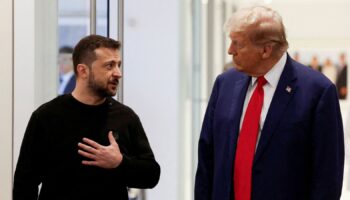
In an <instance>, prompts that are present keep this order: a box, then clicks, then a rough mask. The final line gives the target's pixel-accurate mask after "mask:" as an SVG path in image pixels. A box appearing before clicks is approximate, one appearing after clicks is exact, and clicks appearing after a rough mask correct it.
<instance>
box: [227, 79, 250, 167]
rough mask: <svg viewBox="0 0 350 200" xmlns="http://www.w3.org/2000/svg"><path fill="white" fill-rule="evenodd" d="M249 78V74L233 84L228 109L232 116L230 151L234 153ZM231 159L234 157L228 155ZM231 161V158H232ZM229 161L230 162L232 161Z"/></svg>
mask: <svg viewBox="0 0 350 200" xmlns="http://www.w3.org/2000/svg"><path fill="white" fill-rule="evenodd" d="M250 80H251V78H250V77H249V76H246V77H244V78H243V79H241V80H239V81H237V82H236V83H235V85H234V90H233V91H234V93H233V96H232V101H231V102H232V103H231V109H230V116H232V119H231V120H232V121H231V123H230V124H231V127H232V128H230V130H232V132H231V133H233V134H230V136H231V137H230V138H231V139H230V145H229V147H230V151H229V152H232V153H235V150H236V144H237V138H238V134H239V125H240V119H241V115H242V110H243V104H244V100H245V96H246V93H247V89H248V86H249V83H250ZM233 155H234V154H233ZM230 158H231V159H233V158H234V156H230ZM232 162H233V160H232ZM232 162H231V163H232Z"/></svg>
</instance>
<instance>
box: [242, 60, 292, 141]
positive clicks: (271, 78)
mask: <svg viewBox="0 0 350 200" xmlns="http://www.w3.org/2000/svg"><path fill="white" fill-rule="evenodd" d="M286 62H287V53H284V54H283V56H282V57H281V58H280V59H279V61H278V62H277V63H276V64H275V65H274V66H273V67H272V68H271V69H270V71H268V72H267V73H266V74H265V75H264V77H265V79H266V80H267V83H266V84H265V85H264V87H263V89H264V102H263V107H262V109H261V115H260V122H259V133H258V139H257V142H256V144H257V145H258V143H259V140H260V136H261V130H262V128H263V127H264V123H265V119H266V115H267V112H268V110H269V108H270V104H271V101H272V97H273V95H274V94H275V91H276V88H277V85H278V82H279V79H280V77H281V74H282V71H283V69H284V66H285V64H286ZM256 86H257V77H252V78H251V82H250V84H249V86H248V90H247V93H246V97H245V100H244V106H243V112H242V115H241V121H240V129H241V128H242V123H243V119H244V116H245V112H246V110H247V106H248V103H249V100H250V98H251V96H252V95H253V91H254V90H255V88H256Z"/></svg>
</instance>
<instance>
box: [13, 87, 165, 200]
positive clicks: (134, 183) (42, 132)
mask: <svg viewBox="0 0 350 200" xmlns="http://www.w3.org/2000/svg"><path fill="white" fill-rule="evenodd" d="M109 131H113V135H114V137H115V139H116V141H117V143H118V145H119V148H120V151H121V152H122V154H123V160H122V163H121V164H120V165H119V166H118V167H117V168H116V169H102V168H98V167H95V166H85V165H83V164H82V163H81V161H82V160H86V158H84V157H82V156H80V155H79V154H78V143H79V142H82V138H83V137H86V138H89V139H92V140H94V141H96V142H98V143H99V144H101V145H109V140H108V132H109ZM159 176H160V167H159V165H158V163H157V162H156V160H155V158H154V155H153V153H152V150H151V147H150V145H149V143H148V140H147V137H146V134H145V132H144V130H143V127H142V125H141V122H140V120H139V118H138V116H137V115H136V114H135V113H134V112H133V111H132V110H131V109H130V108H128V107H127V106H125V105H123V104H121V103H119V102H117V101H115V100H114V99H112V98H108V99H107V100H106V101H105V102H104V103H103V104H101V105H98V106H90V105H85V104H83V103H80V102H79V101H77V100H76V99H74V98H73V96H72V95H70V94H68V95H63V96H59V97H57V98H55V99H53V100H52V101H50V102H48V103H46V104H44V105H42V106H41V107H39V108H38V109H37V110H36V111H35V112H33V114H32V116H31V119H30V121H29V123H28V126H27V129H26V132H25V135H24V138H23V142H22V147H21V151H20V156H19V159H18V163H17V168H16V172H15V177H14V189H13V199H14V200H36V199H39V200H56V199H57V200H58V199H59V200H71V199H72V200H73V199H74V200H79V199H84V200H90V199H91V200H92V199H96V200H104V199H108V200H127V199H128V197H127V187H133V188H152V187H154V186H155V185H156V184H157V183H158V180H159ZM40 183H41V184H42V188H41V190H40V194H39V197H38V185H39V184H40Z"/></svg>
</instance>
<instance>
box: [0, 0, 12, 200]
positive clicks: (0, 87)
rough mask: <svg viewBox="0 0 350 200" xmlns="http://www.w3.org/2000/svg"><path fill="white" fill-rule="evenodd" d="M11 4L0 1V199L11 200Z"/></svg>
mask: <svg viewBox="0 0 350 200" xmlns="http://www.w3.org/2000/svg"><path fill="white" fill-rule="evenodd" d="M12 8H13V3H12V0H1V1H0V24H1V26H0V35H1V39H2V40H1V48H0V81H1V83H0V91H1V98H0V121H1V125H0V158H1V162H0V199H1V200H11V199H12V116H13V114H12V106H13V89H12V88H13V82H12V78H13V71H12V69H13V59H12V58H13V43H12V41H13V40H12V39H13V17H12V14H13V9H12Z"/></svg>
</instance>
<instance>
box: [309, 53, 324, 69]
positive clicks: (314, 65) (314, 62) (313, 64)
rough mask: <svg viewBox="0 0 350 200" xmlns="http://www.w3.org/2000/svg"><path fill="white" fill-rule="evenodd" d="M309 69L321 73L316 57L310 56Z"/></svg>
mask: <svg viewBox="0 0 350 200" xmlns="http://www.w3.org/2000/svg"><path fill="white" fill-rule="evenodd" d="M309 67H311V68H312V69H314V70H316V71H321V68H322V66H321V65H320V63H319V61H318V58H317V56H316V55H314V56H312V58H311V62H310V64H309Z"/></svg>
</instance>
